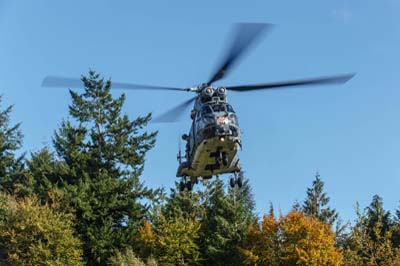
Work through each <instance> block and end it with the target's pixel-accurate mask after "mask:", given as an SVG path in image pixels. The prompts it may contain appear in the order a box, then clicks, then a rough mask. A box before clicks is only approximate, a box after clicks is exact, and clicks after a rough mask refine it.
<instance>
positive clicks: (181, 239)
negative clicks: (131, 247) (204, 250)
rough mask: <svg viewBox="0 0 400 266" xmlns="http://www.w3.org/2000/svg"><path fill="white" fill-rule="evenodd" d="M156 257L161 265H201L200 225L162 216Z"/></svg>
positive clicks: (180, 218) (191, 220)
mask: <svg viewBox="0 0 400 266" xmlns="http://www.w3.org/2000/svg"><path fill="white" fill-rule="evenodd" d="M155 230H156V235H157V237H156V250H157V251H156V254H157V255H156V256H157V258H158V260H159V262H160V264H161V265H179V266H184V265H199V264H200V261H201V258H200V256H201V254H200V251H199V246H198V238H199V231H200V223H199V222H198V221H196V220H194V219H190V218H184V217H174V218H173V219H167V218H166V217H165V216H163V215H162V214H161V215H160V216H159V220H158V221H157V225H156V229H155Z"/></svg>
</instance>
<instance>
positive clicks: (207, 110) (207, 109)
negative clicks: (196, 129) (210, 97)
mask: <svg viewBox="0 0 400 266" xmlns="http://www.w3.org/2000/svg"><path fill="white" fill-rule="evenodd" d="M201 113H202V114H203V115H206V114H211V113H212V109H211V107H210V106H208V105H206V106H203V108H202V109H201Z"/></svg>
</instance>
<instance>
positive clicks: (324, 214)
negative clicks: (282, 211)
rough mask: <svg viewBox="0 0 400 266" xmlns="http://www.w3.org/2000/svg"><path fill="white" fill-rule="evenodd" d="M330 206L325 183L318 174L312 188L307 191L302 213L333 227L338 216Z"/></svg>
mask: <svg viewBox="0 0 400 266" xmlns="http://www.w3.org/2000/svg"><path fill="white" fill-rule="evenodd" d="M328 204H329V197H328V196H327V194H326V193H325V192H324V182H323V181H322V180H321V178H320V176H319V174H317V175H316V177H315V180H314V181H313V184H312V187H311V188H308V189H307V197H306V199H305V200H304V202H303V205H302V207H301V211H302V212H304V213H305V214H307V215H309V216H312V217H315V218H317V219H319V220H320V221H322V222H324V223H327V224H331V225H332V224H333V223H334V222H335V221H336V220H337V218H338V214H337V212H336V210H334V209H331V208H330V207H328Z"/></svg>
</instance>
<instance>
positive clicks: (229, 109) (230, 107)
mask: <svg viewBox="0 0 400 266" xmlns="http://www.w3.org/2000/svg"><path fill="white" fill-rule="evenodd" d="M226 111H228V112H229V113H234V112H235V111H234V110H233V108H232V106H231V105H230V104H227V105H226Z"/></svg>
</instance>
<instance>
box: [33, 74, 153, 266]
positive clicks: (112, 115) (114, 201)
mask: <svg viewBox="0 0 400 266" xmlns="http://www.w3.org/2000/svg"><path fill="white" fill-rule="evenodd" d="M82 82H83V84H84V91H83V92H82V93H78V92H74V91H70V94H71V97H72V103H71V105H70V106H69V114H70V117H71V119H69V120H64V121H63V122H62V123H61V126H60V128H59V129H58V130H57V131H56V134H55V137H54V140H53V143H54V148H55V151H56V155H57V159H58V160H59V162H54V161H53V158H52V157H51V155H50V154H49V153H48V152H46V151H43V152H42V153H40V154H37V155H35V156H34V157H33V158H32V160H31V163H30V169H31V171H32V172H33V173H34V174H35V175H38V176H39V177H40V182H41V183H40V184H39V185H40V186H39V187H38V188H39V190H40V189H42V188H43V189H46V187H47V186H48V185H49V184H48V183H49V182H50V183H54V184H57V186H58V187H59V188H62V189H63V190H64V191H66V192H67V196H68V199H69V201H70V205H71V207H72V208H73V209H74V213H75V215H76V230H77V232H78V233H79V235H80V237H81V239H82V241H83V247H84V255H85V256H84V257H85V260H86V264H87V265H99V264H102V265H104V264H105V263H106V262H107V261H108V258H109V257H110V256H112V255H113V253H114V250H122V249H123V248H124V247H126V246H127V245H130V244H131V241H132V237H133V236H134V235H135V234H136V231H137V227H138V225H139V224H140V223H141V222H142V220H143V218H144V217H145V216H146V212H147V209H148V206H147V204H146V202H145V199H149V198H151V197H152V196H153V191H152V190H149V189H148V188H147V187H146V186H145V185H144V184H143V182H142V181H141V180H140V179H139V176H140V175H141V173H142V171H143V167H144V161H145V155H146V152H147V151H148V150H149V149H151V148H152V147H153V146H154V143H155V136H156V133H147V132H144V131H143V130H142V129H143V127H144V126H145V125H146V124H147V123H148V122H149V120H150V119H151V115H150V114H149V115H147V116H144V117H138V118H137V119H135V120H130V119H129V117H128V116H127V115H126V114H122V107H123V104H124V101H125V96H124V94H122V95H121V96H119V97H117V98H115V99H114V98H113V97H112V95H111V93H110V90H111V86H112V83H111V81H109V80H108V81H104V80H103V79H102V78H100V76H99V74H97V73H95V72H94V71H90V72H89V76H88V77H82ZM41 187H42V188H41Z"/></svg>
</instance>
